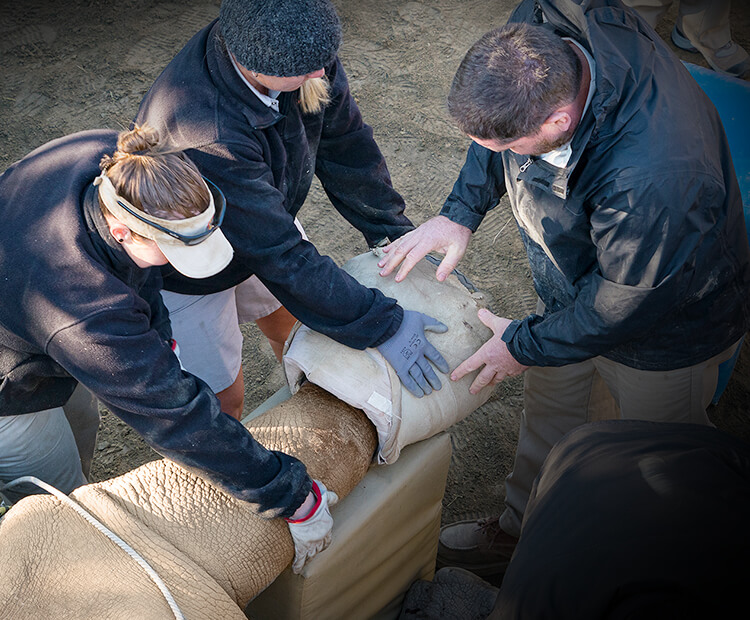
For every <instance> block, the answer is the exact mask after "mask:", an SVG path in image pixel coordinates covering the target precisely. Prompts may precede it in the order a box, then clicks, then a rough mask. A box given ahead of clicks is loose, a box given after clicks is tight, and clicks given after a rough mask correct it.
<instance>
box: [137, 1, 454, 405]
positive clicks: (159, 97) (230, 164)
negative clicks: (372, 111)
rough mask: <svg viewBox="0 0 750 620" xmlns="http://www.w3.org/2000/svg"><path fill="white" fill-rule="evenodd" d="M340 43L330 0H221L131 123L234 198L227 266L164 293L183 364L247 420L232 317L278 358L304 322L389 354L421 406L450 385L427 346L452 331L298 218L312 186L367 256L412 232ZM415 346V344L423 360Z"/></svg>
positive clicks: (173, 277) (174, 278)
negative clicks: (329, 246) (146, 128)
mask: <svg viewBox="0 0 750 620" xmlns="http://www.w3.org/2000/svg"><path fill="white" fill-rule="evenodd" d="M340 44H341V22H340V20H339V17H338V15H337V14H336V10H335V8H334V6H333V4H332V3H331V2H330V0H223V2H222V3H221V7H220V10H219V18H218V19H217V20H216V21H214V22H212V23H211V24H209V25H207V26H206V27H205V28H204V29H203V30H201V31H200V32H198V33H197V34H196V35H195V36H194V37H193V38H192V39H191V40H190V41H189V42H188V43H187V45H186V46H185V47H184V48H183V49H182V51H180V53H179V54H177V56H176V57H175V58H174V59H173V60H172V61H171V62H170V63H169V64H168V66H167V67H166V68H165V70H164V72H163V73H162V74H161V75H160V76H159V77H158V78H157V80H156V82H155V83H154V85H153V86H152V87H151V89H150V90H149V92H148V94H147V95H146V97H145V99H144V100H143V102H142V103H141V106H140V109H139V111H138V114H137V116H136V119H135V122H137V123H144V122H148V123H149V124H150V125H151V126H153V127H155V128H157V130H159V131H160V133H161V134H162V135H164V136H168V137H169V139H170V140H171V142H172V143H173V146H174V148H179V149H181V150H184V151H185V152H186V154H187V155H188V156H189V157H190V158H191V160H192V161H194V162H195V164H196V165H197V166H198V168H199V170H201V172H202V174H204V175H206V176H207V177H208V178H211V179H212V180H214V181H215V182H216V184H217V185H218V186H219V187H220V188H221V190H222V191H223V192H224V194H225V195H226V199H227V213H226V217H225V220H224V223H223V225H222V231H223V232H224V234H225V235H226V237H227V239H229V241H230V243H231V244H232V247H233V248H234V249H235V254H234V258H233V260H232V262H231V263H230V264H229V265H228V267H227V268H226V269H224V270H223V271H222V272H220V273H218V274H216V275H215V276H211V277H209V278H203V279H195V278H186V277H183V275H181V274H179V273H176V272H174V271H173V270H168V269H167V270H164V272H163V277H164V288H165V290H164V291H162V295H163V297H164V299H165V303H166V305H167V307H168V309H169V313H170V319H171V321H172V329H173V332H174V334H175V339H176V340H177V342H178V343H179V346H180V350H181V359H182V362H183V364H184V366H185V368H186V369H188V370H189V371H190V372H192V373H194V374H195V375H197V376H199V377H201V378H202V379H203V380H204V381H206V382H207V383H208V384H209V386H211V387H212V389H213V390H214V391H215V392H216V393H217V395H218V396H219V399H220V400H221V402H222V410H223V411H225V412H229V413H231V414H233V415H236V416H237V417H240V416H241V415H242V412H243V407H244V400H243V399H244V383H243V379H242V368H241V358H242V334H241V332H240V330H239V326H238V323H245V322H249V321H255V322H256V324H257V325H258V327H259V328H260V329H261V331H262V332H263V333H264V334H265V335H266V337H267V338H268V340H269V341H270V343H271V346H272V348H273V349H274V351H275V353H276V355H277V357H278V358H279V359H280V358H281V352H282V348H283V345H284V342H285V340H286V338H287V336H288V334H289V332H290V329H291V327H292V326H293V324H294V322H295V321H296V320H299V321H300V322H302V323H303V324H305V325H307V326H309V327H310V328H312V329H314V330H315V331H318V332H321V333H323V334H326V335H328V336H329V337H331V338H333V339H334V340H336V341H338V342H340V343H342V344H345V345H347V346H350V347H353V348H356V349H365V348H367V347H376V348H379V350H380V352H381V353H382V355H383V356H384V357H385V359H386V360H387V361H388V363H390V364H391V366H393V367H394V369H395V370H396V372H397V374H398V376H399V377H401V378H402V382H403V383H404V386H405V387H406V388H407V389H409V390H410V391H412V392H413V393H414V394H416V395H418V396H423V395H426V394H429V393H430V392H432V390H433V389H439V387H440V380H439V378H438V376H437V374H436V373H435V372H434V370H433V368H432V364H434V365H435V366H436V367H438V368H439V369H440V370H443V371H444V372H447V370H448V368H447V364H446V363H445V361H444V360H443V358H442V356H441V355H440V354H439V353H438V352H437V351H436V350H434V348H433V347H432V345H430V343H429V341H428V340H427V339H426V338H425V337H424V330H425V328H427V329H428V330H429V329H437V330H442V329H444V326H442V324H438V323H437V322H436V321H434V320H433V319H431V318H430V317H426V316H424V315H422V314H420V313H416V312H411V311H409V310H405V309H404V308H402V307H401V306H399V305H398V303H397V302H396V300H394V299H391V298H388V297H385V296H384V295H383V293H381V292H380V291H379V290H377V289H369V288H367V287H364V286H362V285H360V284H359V283H358V282H356V281H355V280H353V279H352V278H351V277H350V276H348V275H347V274H346V273H345V272H344V271H342V270H341V269H340V268H339V267H338V266H337V265H336V264H335V263H334V262H333V261H332V260H331V259H330V258H328V257H325V256H321V255H320V254H319V253H318V251H317V250H316V249H315V247H314V246H313V245H312V244H311V243H310V242H309V241H308V240H307V239H306V237H305V235H304V232H303V231H302V229H301V227H300V226H299V222H298V221H297V219H296V216H297V213H298V212H299V211H300V208H301V207H302V205H303V203H304V202H305V198H306V197H307V195H308V192H309V190H310V186H311V183H312V181H313V177H314V176H317V178H318V180H319V181H320V183H321V185H322V186H323V188H324V190H325V192H326V195H327V196H328V198H329V199H330V202H331V204H332V206H333V207H334V208H335V209H336V210H337V211H339V213H341V215H342V216H344V217H345V218H346V220H347V221H348V222H349V223H351V224H352V225H353V226H354V227H356V228H357V229H358V230H359V231H360V232H361V233H362V235H363V236H364V238H365V241H366V243H367V246H368V247H374V246H376V245H378V244H380V243H383V242H385V241H387V240H390V241H393V240H395V239H397V238H399V237H400V236H402V235H404V234H405V233H407V232H409V231H410V230H413V228H414V226H413V225H412V223H411V221H410V220H409V219H408V218H407V217H406V215H405V214H404V209H405V205H404V201H403V199H402V198H401V196H400V195H399V194H398V193H397V192H396V190H395V189H394V188H393V185H392V183H391V178H390V175H389V172H388V168H387V166H386V163H385V160H384V158H383V155H382V153H381V151H380V148H379V147H378V145H377V144H376V142H375V140H374V138H373V132H372V129H371V128H370V127H369V126H368V125H367V124H366V123H365V122H364V121H363V119H362V116H361V114H360V111H359V108H358V107H357V104H356V102H355V101H354V97H353V96H352V94H351V92H350V90H349V83H348V80H347V77H346V73H345V71H344V68H343V67H342V65H341V61H340V59H339V58H338V56H337V52H338V49H339V46H340ZM359 251H361V250H356V249H354V248H353V249H352V254H354V253H358V252H359ZM409 342H418V343H420V344H419V348H418V350H417V351H415V353H414V354H413V355H412V354H411V352H410V349H409V346H408V345H409ZM402 351H407V352H409V353H410V354H409V355H408V356H406V357H404V355H403V354H402V353H401V352H402ZM428 360H429V361H428Z"/></svg>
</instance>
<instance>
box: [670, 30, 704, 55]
mask: <svg viewBox="0 0 750 620" xmlns="http://www.w3.org/2000/svg"><path fill="white" fill-rule="evenodd" d="M671 39H672V43H674V44H675V45H676V46H677V47H679V48H680V49H681V50H684V51H686V52H693V53H696V52H697V51H698V48H697V47H695V46H694V45H693V44H692V43H691V42H690V39H688V38H687V37H686V36H684V35H683V34H680V33H679V32H678V31H677V26H675V27H674V28H672V36H671Z"/></svg>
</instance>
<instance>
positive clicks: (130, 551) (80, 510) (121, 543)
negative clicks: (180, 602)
mask: <svg viewBox="0 0 750 620" xmlns="http://www.w3.org/2000/svg"><path fill="white" fill-rule="evenodd" d="M24 482H30V483H31V484H35V485H36V486H38V487H39V488H41V489H44V490H45V491H47V492H48V493H51V494H52V495H54V496H55V497H56V498H57V499H59V500H60V501H61V502H63V503H64V504H66V505H68V506H70V507H71V508H72V509H73V510H75V511H76V512H77V513H78V514H79V515H81V516H82V517H83V518H84V519H86V521H88V522H89V523H91V525H93V526H94V527H95V528H96V529H97V530H99V531H100V532H101V533H102V534H104V535H105V536H106V537H107V538H109V539H110V540H111V541H112V542H114V543H115V544H116V545H117V546H118V547H120V548H121V549H122V550H123V551H125V553H127V554H128V555H129V556H130V557H131V558H133V559H134V560H135V561H136V562H137V563H138V564H139V565H140V567H141V568H142V569H143V570H145V571H146V573H147V574H148V576H149V577H150V578H151V580H152V581H153V582H154V583H155V584H156V587H157V588H159V591H160V592H161V593H162V595H163V596H164V598H165V599H166V601H167V604H168V605H169V608H170V609H171V610H172V613H173V614H174V617H175V620H185V616H183V615H182V612H181V611H180V608H179V607H178V606H177V603H176V602H175V600H174V597H173V596H172V593H171V592H170V591H169V588H167V585H166V584H165V583H164V582H163V581H162V580H161V577H159V575H157V574H156V571H155V570H154V569H153V568H151V565H150V564H149V563H148V562H146V560H144V559H143V557H142V556H141V555H140V554H139V553H138V552H137V551H136V550H135V549H133V548H132V547H131V546H130V545H129V544H128V543H126V542H125V541H124V540H123V539H122V538H120V537H119V536H118V535H117V534H115V533H114V532H113V531H111V530H110V529H108V528H107V526H106V525H104V524H103V523H101V522H100V521H98V520H97V519H96V518H95V517H94V516H93V515H91V514H89V513H88V512H87V511H86V510H85V509H84V508H83V507H82V506H80V505H79V504H77V503H76V502H74V501H73V500H72V499H71V498H69V497H68V496H67V495H65V494H64V493H62V492H61V491H58V490H57V489H56V488H55V487H53V486H51V485H49V484H47V483H46V482H43V481H41V480H39V478H35V477H34V476H21V477H20V478H16V479H15V480H12V481H11V482H8V483H7V484H0V491H2V490H4V489H8V488H10V487H13V486H16V485H18V484H22V483H24Z"/></svg>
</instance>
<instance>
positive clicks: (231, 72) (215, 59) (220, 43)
mask: <svg viewBox="0 0 750 620" xmlns="http://www.w3.org/2000/svg"><path fill="white" fill-rule="evenodd" d="M206 62H207V64H208V70H209V72H210V73H211V77H212V79H213V80H214V82H215V83H216V85H217V88H218V90H219V92H220V93H222V95H223V96H225V97H228V98H230V99H231V100H232V101H233V103H234V104H235V106H237V107H238V108H239V109H240V110H241V111H242V114H243V116H244V117H245V118H246V119H247V122H248V123H249V124H250V126H251V127H252V128H253V129H266V128H267V127H270V126H272V125H274V124H276V123H278V122H279V121H280V120H281V119H283V118H284V117H285V116H286V112H287V110H288V108H289V103H290V101H291V96H292V94H293V93H280V94H279V112H276V111H275V110H273V109H272V108H269V107H268V106H266V105H265V104H264V103H263V102H262V101H260V99H258V97H256V96H255V93H253V91H251V90H250V89H249V88H248V87H247V86H246V85H245V83H244V82H243V81H242V79H241V78H240V76H239V75H237V71H235V69H234V66H233V65H232V61H231V59H230V58H229V52H228V51H227V47H226V44H225V43H224V38H223V37H222V36H221V30H220V28H219V22H218V20H217V21H215V22H214V23H213V25H211V26H210V31H209V33H208V41H207V43H206Z"/></svg>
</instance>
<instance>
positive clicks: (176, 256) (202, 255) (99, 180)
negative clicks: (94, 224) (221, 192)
mask: <svg viewBox="0 0 750 620" xmlns="http://www.w3.org/2000/svg"><path fill="white" fill-rule="evenodd" d="M204 183H205V181H204ZM94 185H96V186H97V187H98V188H99V197H100V198H101V201H102V202H103V203H104V206H105V207H106V208H107V210H108V211H109V212H110V213H111V214H112V215H113V216H114V217H116V218H117V219H118V220H119V221H120V222H122V223H123V224H125V226H127V227H128V228H129V229H130V230H132V231H133V232H135V233H138V234H139V235H141V236H142V237H145V238H146V239H151V240H152V241H154V242H155V243H156V245H157V246H158V247H159V249H160V250H161V252H162V254H164V256H165V257H166V259H167V260H168V261H169V263H170V264H171V265H172V266H173V267H174V268H175V269H176V270H177V271H179V272H180V273H181V274H182V275H184V276H187V277H188V278H208V277H209V276H212V275H214V274H217V273H219V272H220V271H221V270H222V269H224V268H225V267H226V266H227V265H228V264H229V263H230V262H231V260H232V257H233V256H234V250H233V249H232V246H231V244H230V243H229V241H228V240H227V238H226V237H225V236H224V233H222V232H221V230H219V229H216V230H214V232H212V233H211V234H210V235H208V236H207V237H206V238H205V239H203V240H202V241H199V242H198V243H196V244H194V245H187V244H186V243H183V242H182V241H180V240H179V239H177V238H175V237H172V236H171V235H169V234H168V233H166V232H164V231H162V230H159V228H157V227H156V226H152V225H150V224H149V223H147V222H152V223H153V224H155V225H157V226H161V227H163V228H166V229H168V230H171V231H173V232H175V233H178V234H180V235H185V236H190V235H198V234H200V233H202V232H205V231H206V230H208V229H209V228H210V227H211V223H212V221H213V219H214V214H215V212H216V207H215V204H214V193H213V191H212V190H211V187H210V186H209V185H208V184H206V188H207V189H208V194H209V196H210V197H211V199H210V202H209V204H208V207H207V208H206V209H205V210H204V211H203V212H202V213H199V214H198V215H196V216H194V217H188V218H185V219H182V220H167V219H163V218H160V217H156V216H154V215H150V214H148V213H145V212H144V211H141V210H140V209H136V208H135V207H134V206H133V205H132V204H130V202H128V201H127V200H125V199H124V198H123V197H122V196H118V194H117V192H116V191H115V187H114V185H112V181H110V180H109V177H107V175H106V174H105V173H102V174H101V175H99V176H98V177H96V179H95V180H94ZM217 191H218V190H217ZM118 202H119V203H123V204H124V205H125V206H126V207H127V209H130V210H132V211H134V212H136V213H137V214H138V215H139V216H140V217H141V218H143V220H146V221H145V222H144V221H143V220H141V219H139V217H136V216H135V215H132V214H131V213H129V212H128V211H127V209H125V208H123V207H122V206H121V205H120V204H118Z"/></svg>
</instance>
